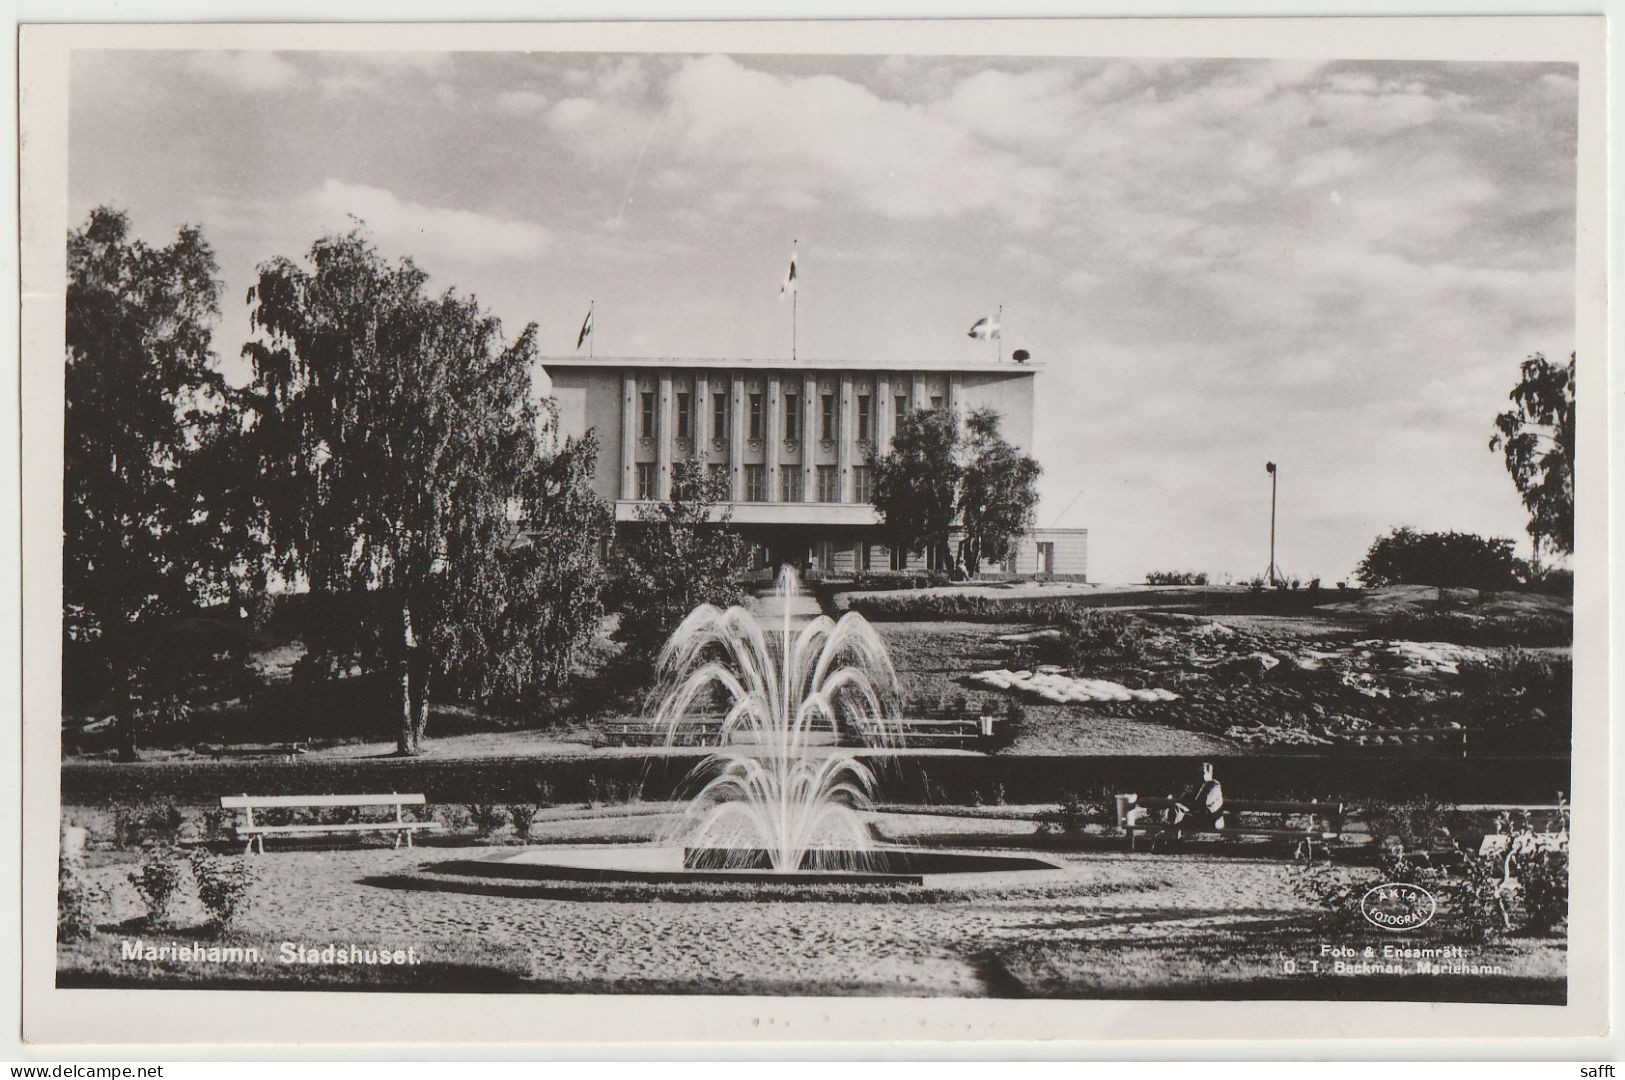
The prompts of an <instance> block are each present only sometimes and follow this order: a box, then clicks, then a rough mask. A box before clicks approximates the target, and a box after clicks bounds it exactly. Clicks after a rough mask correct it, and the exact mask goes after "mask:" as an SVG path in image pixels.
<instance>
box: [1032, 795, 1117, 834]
mask: <svg viewBox="0 0 1625 1080" xmlns="http://www.w3.org/2000/svg"><path fill="white" fill-rule="evenodd" d="M1105 815H1106V810H1105V807H1104V806H1103V805H1101V804H1100V803H1093V802H1085V801H1084V800H1083V798H1082V796H1080V795H1078V793H1077V792H1074V791H1069V792H1067V793H1066V794H1065V795H1064V796H1062V798H1061V805H1060V806H1058V807H1057V808H1056V809H1054V810H1049V811H1046V812H1045V813H1043V814H1042V815H1040V816H1039V818H1038V832H1039V834H1040V835H1042V836H1058V835H1075V834H1077V833H1081V832H1083V830H1084V827H1085V826H1086V825H1089V824H1091V823H1093V822H1099V821H1103V820H1104V819H1105Z"/></svg>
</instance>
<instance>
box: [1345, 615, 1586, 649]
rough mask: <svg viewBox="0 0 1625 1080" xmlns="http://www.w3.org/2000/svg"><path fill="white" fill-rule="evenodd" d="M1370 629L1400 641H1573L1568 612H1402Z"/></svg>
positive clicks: (1536, 643)
mask: <svg viewBox="0 0 1625 1080" xmlns="http://www.w3.org/2000/svg"><path fill="white" fill-rule="evenodd" d="M1371 632H1372V633H1373V634H1376V635H1378V636H1380V637H1387V638H1397V639H1399V640H1401V641H1449V642H1453V643H1454V644H1457V645H1522V646H1526V647H1530V648H1540V647H1543V646H1563V645H1569V644H1572V643H1573V641H1574V623H1573V620H1571V619H1570V618H1569V617H1568V616H1567V615H1559V614H1555V613H1553V614H1542V613H1533V612H1532V613H1528V614H1517V615H1505V614H1497V615H1494V616H1486V615H1479V614H1475V613H1473V612H1471V611H1417V612H1401V613H1400V614H1398V615H1394V616H1392V617H1390V618H1388V619H1384V620H1383V621H1381V622H1379V623H1377V624H1376V625H1375V626H1373V627H1372V628H1371Z"/></svg>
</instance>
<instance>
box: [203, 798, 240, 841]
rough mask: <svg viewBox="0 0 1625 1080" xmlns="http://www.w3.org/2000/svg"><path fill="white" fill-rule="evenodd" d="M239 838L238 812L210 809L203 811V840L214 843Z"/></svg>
mask: <svg viewBox="0 0 1625 1080" xmlns="http://www.w3.org/2000/svg"><path fill="white" fill-rule="evenodd" d="M236 837H237V811H235V810H226V809H223V808H221V807H218V806H215V807H210V808H209V809H206V810H204V811H203V838H204V839H205V840H208V841H210V842H211V843H212V842H217V841H221V840H234V839H236Z"/></svg>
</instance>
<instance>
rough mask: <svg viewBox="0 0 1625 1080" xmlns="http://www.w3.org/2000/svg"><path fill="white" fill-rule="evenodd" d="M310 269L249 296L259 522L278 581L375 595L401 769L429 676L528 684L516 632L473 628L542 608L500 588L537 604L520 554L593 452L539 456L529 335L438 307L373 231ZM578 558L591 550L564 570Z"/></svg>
mask: <svg viewBox="0 0 1625 1080" xmlns="http://www.w3.org/2000/svg"><path fill="white" fill-rule="evenodd" d="M308 264H309V266H308V269H307V268H305V267H302V266H299V265H297V264H295V263H293V262H292V261H290V260H288V259H286V258H277V259H273V260H271V261H270V262H268V263H265V264H263V265H262V266H261V267H260V272H259V280H258V282H257V284H256V285H255V286H254V287H253V288H252V289H251V290H250V291H249V303H250V304H251V305H253V308H252V313H251V314H252V321H253V325H254V327H255V328H257V329H258V330H259V331H261V336H260V339H259V340H256V341H252V342H250V343H249V344H247V345H245V346H244V348H243V352H244V355H246V356H247V357H248V358H249V360H250V361H251V362H252V364H253V369H254V382H253V385H252V386H251V387H250V393H251V397H252V403H253V405H254V408H255V422H254V424H253V428H252V433H251V442H252V446H253V450H254V453H255V455H256V457H257V460H258V462H259V466H260V469H261V472H262V479H261V482H260V490H261V492H262V496H263V506H264V509H265V514H266V524H267V528H268V531H269V535H270V539H271V542H272V544H273V547H274V551H275V559H276V566H277V569H278V571H279V572H280V573H282V574H283V575H284V576H285V577H287V578H289V579H290V580H292V579H302V580H303V581H304V582H306V583H307V584H308V585H309V587H310V588H311V589H312V590H314V591H323V592H332V593H354V592H364V593H370V594H374V595H375V598H376V600H377V601H378V602H377V603H376V604H361V605H357V607H358V609H359V610H360V612H361V617H362V618H363V619H364V620H366V624H367V626H368V628H369V630H370V631H371V634H372V636H373V638H374V640H375V641H376V642H377V643H378V644H379V656H380V659H381V660H382V661H383V662H384V663H386V664H387V665H388V666H389V668H390V669H391V670H392V671H393V672H394V674H395V676H396V678H397V680H398V684H399V709H400V729H399V738H398V745H399V749H400V752H401V753H402V754H416V753H420V752H421V751H422V746H423V738H424V733H425V729H426V727H427V724H428V708H429V700H430V693H431V686H432V682H433V680H434V679H436V678H437V677H440V676H444V675H447V674H449V673H451V671H452V669H453V668H454V667H456V668H458V669H460V670H462V671H464V672H465V674H466V671H467V670H468V669H469V668H471V667H477V666H484V665H490V667H491V668H492V669H493V671H495V672H496V673H495V674H492V675H491V678H492V680H493V683H492V685H507V686H510V687H511V686H514V685H517V684H518V683H519V682H521V681H522V680H521V679H519V678H518V677H516V676H515V675H513V673H512V672H511V671H509V672H507V673H506V674H503V673H501V669H502V668H503V666H504V665H511V664H515V663H520V664H522V663H523V660H522V659H521V660H516V659H515V657H516V655H517V654H516V652H515V649H516V648H518V647H517V646H516V645H515V639H514V638H512V637H501V636H499V637H498V638H497V639H496V640H493V638H492V637H490V636H487V635H488V634H495V635H508V634H513V633H515V631H514V623H512V622H510V623H508V624H506V625H505V626H503V627H502V628H501V629H491V628H489V627H487V628H480V627H475V626H471V625H470V623H471V622H473V621H476V620H482V619H486V618H489V617H490V616H491V615H492V613H493V610H494V609H495V610H497V611H498V612H500V613H506V614H508V615H512V616H515V617H517V616H520V615H522V614H524V613H526V612H528V611H529V610H530V609H529V608H528V607H527V606H526V603H524V602H521V603H519V604H517V605H505V604H501V603H500V602H499V600H500V597H499V594H500V593H501V592H502V591H503V589H504V588H505V587H506V586H507V585H508V584H511V583H513V581H514V578H511V577H508V576H507V575H506V571H513V572H515V573H517V574H518V579H519V586H520V587H519V592H520V594H521V595H525V594H526V590H530V591H529V594H528V595H529V596H531V597H532V598H533V597H534V596H536V595H538V593H539V592H540V591H542V584H541V580H542V579H543V578H545V577H546V574H545V573H543V572H542V571H540V570H539V569H538V567H537V563H536V560H537V559H538V558H539V557H540V554H542V553H539V554H538V555H536V556H529V555H519V554H517V553H516V552H515V548H516V544H517V543H518V537H519V536H520V535H521V534H522V533H523V530H524V528H525V526H526V525H527V521H529V522H535V521H538V520H545V514H546V513H552V512H555V511H557V512H559V513H564V512H565V511H563V510H562V509H559V508H557V507H554V508H552V509H544V507H545V506H546V505H547V504H548V503H549V499H550V498H551V497H555V496H557V495H558V490H557V485H558V482H559V477H560V476H561V475H562V476H564V477H565V478H566V479H569V478H571V477H574V476H577V475H579V470H580V468H581V460H582V459H590V457H591V454H592V451H591V448H590V446H580V445H576V444H571V443H568V442H567V443H566V444H565V447H564V449H563V451H561V453H563V454H564V455H566V457H567V458H568V460H569V463H568V464H564V463H561V462H559V461H558V460H555V459H550V457H549V455H548V454H547V452H546V451H547V447H546V446H545V445H544V444H543V435H544V433H545V431H546V429H547V427H548V418H547V417H546V416H545V415H544V413H543V412H542V411H541V409H540V408H539V405H538V402H537V400H536V397H535V394H534V389H533V386H532V375H531V373H532V370H533V368H534V366H535V360H536V327H535V325H534V324H532V325H529V326H527V327H525V329H524V331H523V332H521V333H520V335H519V337H518V338H517V339H516V340H515V341H513V342H511V343H508V342H505V341H504V340H503V337H502V328H501V324H500V322H499V321H498V320H497V319H496V318H495V317H493V316H491V315H489V314H488V313H486V312H485V311H484V310H482V309H481V307H480V305H479V303H478V301H477V300H476V299H475V298H474V297H463V296H459V295H458V294H457V293H456V292H455V291H453V290H448V291H446V292H444V293H442V294H440V295H438V296H433V295H430V294H429V292H428V277H427V275H426V274H425V273H424V272H423V271H422V270H421V269H419V268H418V266H417V265H416V264H415V263H413V262H412V260H411V259H401V260H399V261H398V262H395V263H390V262H387V261H385V260H384V259H383V258H382V257H381V256H380V255H379V253H378V252H377V250H376V249H375V248H374V246H373V245H372V243H371V241H370V240H369V239H368V238H367V237H366V235H365V234H364V233H363V232H362V231H360V229H353V230H351V231H350V232H349V233H347V234H345V235H342V236H336V235H329V236H324V237H322V238H321V239H320V240H317V241H316V243H315V244H314V245H312V247H311V249H310V252H309V255H308ZM569 500H572V501H571V502H570V505H571V506H573V507H574V508H575V509H577V510H579V509H581V503H580V496H579V493H578V492H574V491H572V492H571V494H570V496H569ZM538 515H544V516H543V517H539V516H538ZM594 520H596V518H594ZM544 532H545V529H544ZM583 550H585V551H587V552H592V551H595V550H596V547H595V545H587V546H586V547H585V548H584V549H581V548H577V549H574V550H572V551H571V552H568V553H566V555H567V557H575V556H579V555H581V554H582V551H583ZM538 575H540V576H538ZM573 625H577V626H579V625H580V623H576V624H573ZM554 629H556V627H549V628H547V630H545V631H542V633H544V635H545V633H551V632H552V631H553V630H554ZM525 641H526V644H525V646H524V648H523V649H520V650H519V653H520V654H523V653H528V654H530V655H535V653H536V652H538V651H539V647H538V645H537V643H536V641H535V640H534V639H529V638H526V639H525Z"/></svg>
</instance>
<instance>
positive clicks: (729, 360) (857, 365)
mask: <svg viewBox="0 0 1625 1080" xmlns="http://www.w3.org/2000/svg"><path fill="white" fill-rule="evenodd" d="M541 364H542V366H543V367H544V368H659V367H669V368H711V369H716V368H732V369H741V370H746V371H935V372H946V373H953V372H977V373H987V374H1001V375H1031V374H1033V373H1034V372H1036V371H1038V370H1041V369H1042V368H1043V366H1044V365H1042V364H1035V363H1033V362H1031V361H1028V362H1026V363H1021V364H1018V363H1015V362H1014V361H1011V360H999V361H994V360H967V361H960V362H959V363H950V364H944V363H922V362H920V361H917V360H899V359H874V360H851V359H845V360H828V359H824V360H817V359H811V358H803V359H796V360H787V359H785V358H783V357H778V358H770V357H743V356H726V357H715V356H544V357H542V358H541Z"/></svg>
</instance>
